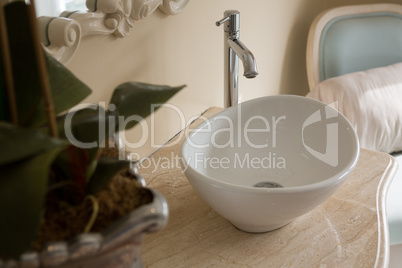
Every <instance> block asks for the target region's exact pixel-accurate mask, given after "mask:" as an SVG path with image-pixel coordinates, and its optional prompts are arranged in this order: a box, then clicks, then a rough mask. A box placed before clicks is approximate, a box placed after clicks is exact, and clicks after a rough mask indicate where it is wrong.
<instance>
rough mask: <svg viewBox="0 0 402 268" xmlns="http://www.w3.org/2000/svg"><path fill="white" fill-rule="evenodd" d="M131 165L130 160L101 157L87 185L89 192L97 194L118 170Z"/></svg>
mask: <svg viewBox="0 0 402 268" xmlns="http://www.w3.org/2000/svg"><path fill="white" fill-rule="evenodd" d="M129 166H130V161H126V160H118V159H117V158H112V157H101V158H100V159H99V161H98V165H97V167H96V170H95V172H94V174H93V175H92V177H91V179H90V181H89V184H88V186H87V191H88V193H90V194H96V193H97V192H98V191H99V190H101V189H102V188H103V187H104V186H105V185H106V183H107V182H108V181H109V180H110V179H112V178H113V177H114V176H115V175H116V174H117V172H119V171H120V170H122V169H124V168H128V167H129Z"/></svg>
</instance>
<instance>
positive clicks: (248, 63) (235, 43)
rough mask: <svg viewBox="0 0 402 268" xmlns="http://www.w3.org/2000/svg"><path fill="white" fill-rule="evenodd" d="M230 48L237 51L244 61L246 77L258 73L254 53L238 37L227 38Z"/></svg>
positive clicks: (251, 76) (252, 76) (254, 75)
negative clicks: (233, 38)
mask: <svg viewBox="0 0 402 268" xmlns="http://www.w3.org/2000/svg"><path fill="white" fill-rule="evenodd" d="M227 42H228V44H229V46H230V48H231V49H232V50H233V51H234V52H235V53H236V55H237V57H239V58H240V59H241V60H242V62H243V69H244V74H243V75H244V76H245V77H246V78H254V77H256V76H257V75H258V71H257V63H256V62H255V58H254V55H253V53H251V51H250V50H249V49H248V48H247V47H246V46H245V45H244V44H243V43H242V42H241V41H240V40H238V39H235V40H231V39H228V40H227Z"/></svg>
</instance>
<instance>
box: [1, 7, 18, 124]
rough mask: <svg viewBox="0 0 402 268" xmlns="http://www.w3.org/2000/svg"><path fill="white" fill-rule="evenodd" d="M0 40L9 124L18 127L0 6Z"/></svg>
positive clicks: (3, 20) (2, 14)
mask: <svg viewBox="0 0 402 268" xmlns="http://www.w3.org/2000/svg"><path fill="white" fill-rule="evenodd" d="M0 7H1V8H0V40H1V59H2V61H3V69H4V80H5V86H6V92H7V98H8V108H9V110H10V115H11V122H12V123H13V124H14V125H18V111H17V101H16V97H15V87H14V79H13V71H12V65H11V58H10V48H9V45H8V35H7V27H6V21H5V18H4V6H3V4H0Z"/></svg>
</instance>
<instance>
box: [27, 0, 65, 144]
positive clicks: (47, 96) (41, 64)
mask: <svg viewBox="0 0 402 268" xmlns="http://www.w3.org/2000/svg"><path fill="white" fill-rule="evenodd" d="M30 2H31V4H30V5H29V4H28V5H27V8H28V16H29V18H28V19H29V21H30V26H31V32H32V36H33V41H34V42H33V44H32V45H33V48H34V50H35V55H36V60H37V64H38V72H39V82H40V85H41V88H42V92H43V97H44V100H45V111H46V116H47V120H48V124H49V130H50V135H51V136H53V137H55V138H58V136H59V134H58V131H57V125H56V115H55V113H54V106H53V99H52V95H51V90H50V83H49V78H48V73H47V66H46V62H45V57H44V54H43V49H42V45H41V41H40V37H39V28H38V23H37V18H36V12H35V3H34V0H30Z"/></svg>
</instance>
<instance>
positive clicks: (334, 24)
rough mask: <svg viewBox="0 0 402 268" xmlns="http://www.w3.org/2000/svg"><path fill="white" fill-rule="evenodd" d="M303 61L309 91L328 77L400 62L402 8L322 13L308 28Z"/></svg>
mask: <svg viewBox="0 0 402 268" xmlns="http://www.w3.org/2000/svg"><path fill="white" fill-rule="evenodd" d="M306 57H307V59H306V60H307V76H308V83H309V87H310V90H311V89H312V88H314V86H315V85H316V84H318V83H319V82H320V81H323V80H326V79H328V78H331V77H335V76H340V75H343V74H346V73H351V72H357V71H363V70H367V69H371V68H376V67H382V66H387V65H390V64H394V63H397V62H402V5H397V4H368V5H356V6H343V7H338V8H333V9H330V10H326V11H324V12H323V13H321V14H320V15H319V16H317V18H316V19H315V20H314V21H313V23H312V25H311V27H310V32H309V36H308V41H307V53H306ZM401 75H402V74H401Z"/></svg>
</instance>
